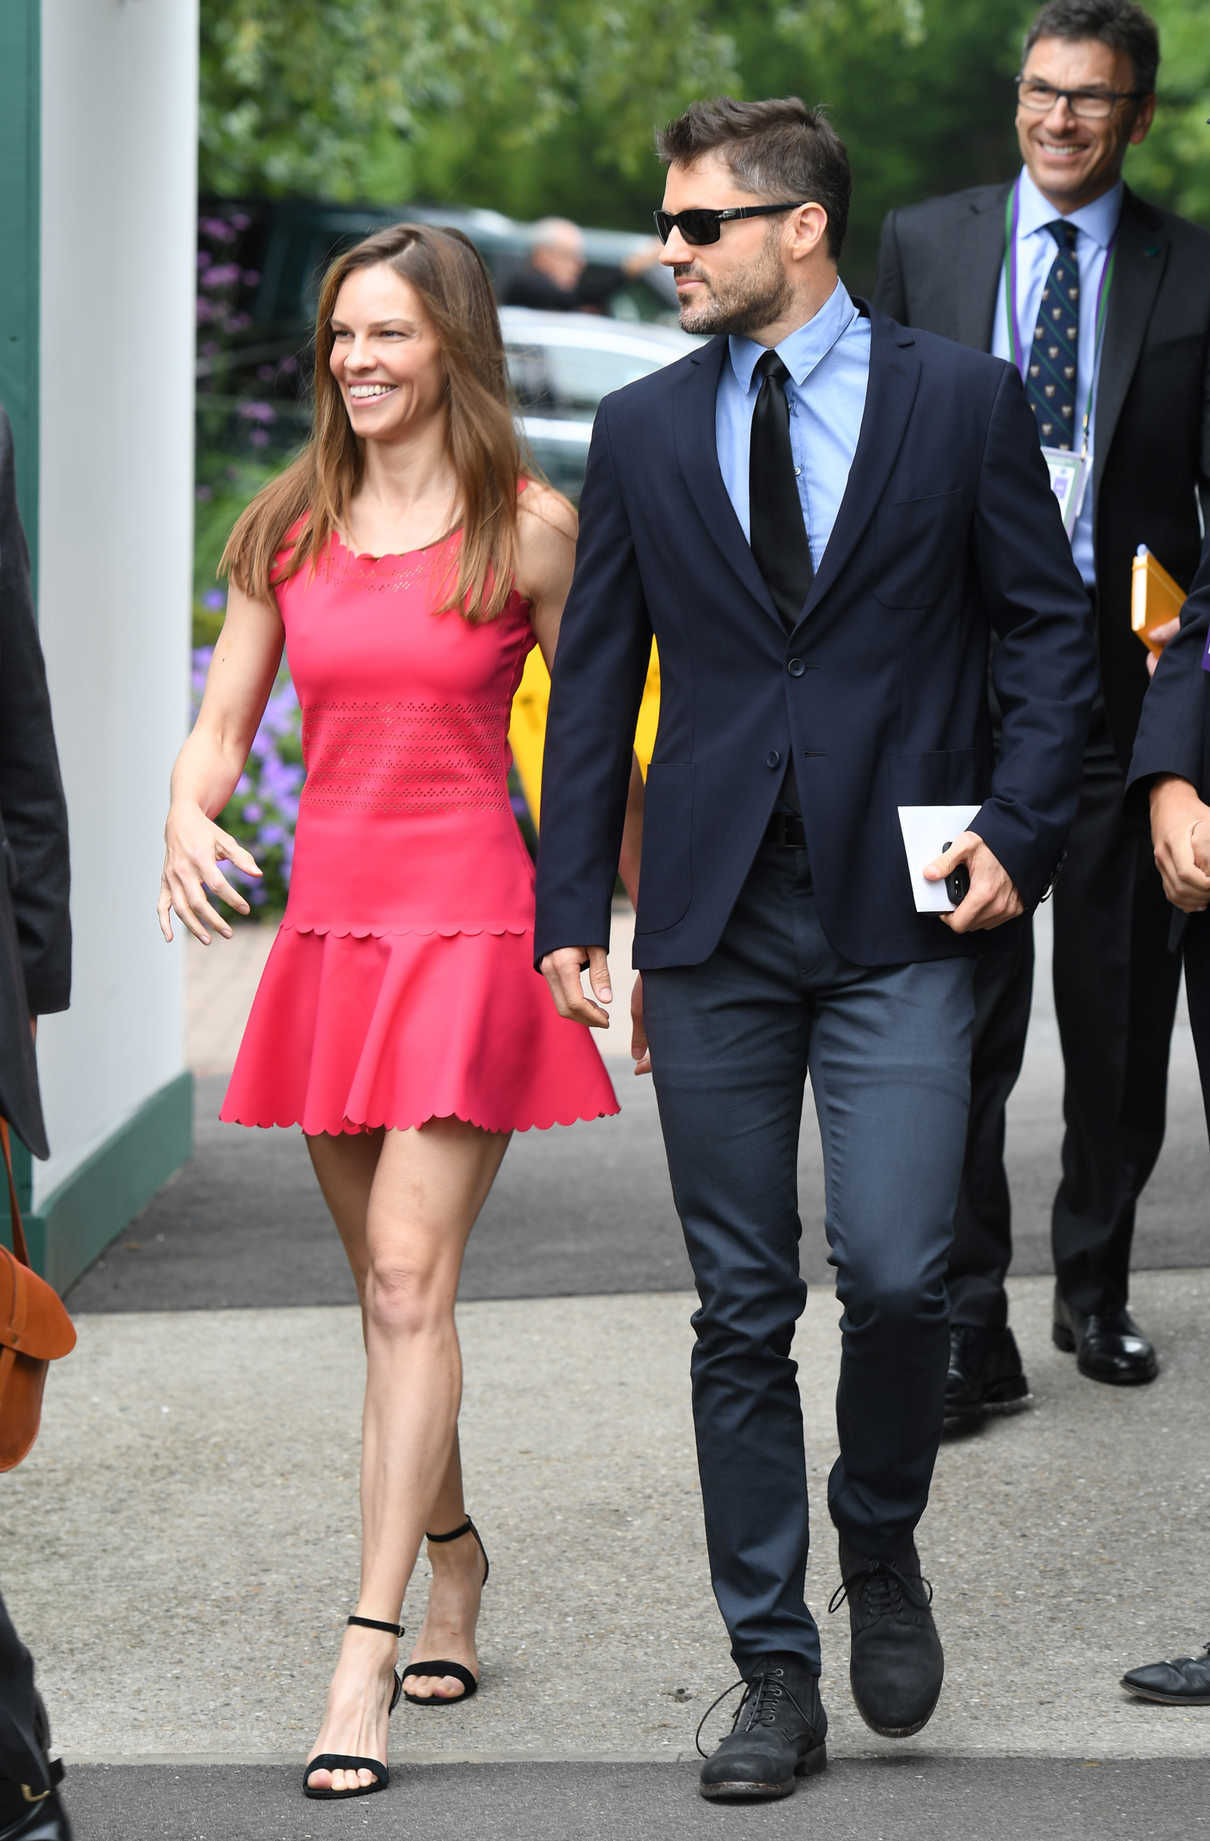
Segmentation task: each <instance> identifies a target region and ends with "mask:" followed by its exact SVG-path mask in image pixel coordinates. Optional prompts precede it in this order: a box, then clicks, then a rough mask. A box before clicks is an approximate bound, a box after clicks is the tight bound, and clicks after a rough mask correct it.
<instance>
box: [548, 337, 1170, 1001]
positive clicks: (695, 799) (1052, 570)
mask: <svg viewBox="0 0 1210 1841" xmlns="http://www.w3.org/2000/svg"><path fill="white" fill-rule="evenodd" d="M863 311H867V312H868V311H869V309H868V308H865V307H864V304H863ZM870 317H871V320H872V338H871V352H870V378H869V388H868V391H867V395H866V404H865V412H864V415H863V418H862V424H861V432H860V436H859V439H858V444H857V451H856V454H855V456H854V460H853V465H852V468H851V471H850V474H849V480H848V485H847V489H846V491H845V494H844V497H843V500H842V503H841V506H840V510H839V513H838V515H837V518H836V523H835V526H834V528H833V531H832V535H831V538H830V539H829V542H828V545H827V548H826V550H825V553H824V555H823V557H822V559H821V561H820V566H819V570H818V572H817V574H816V576H815V580H814V582H813V584H812V587H811V592H810V594H809V595H808V597H807V600H806V602H805V604H804V606H803V609H802V613H801V615H800V617H799V619H798V621H797V623H796V624H795V626H794V628H793V630H792V631H790V632H787V630H786V628H785V627H784V626H783V624H782V622H781V620H780V618H779V616H778V614H777V612H776V610H775V608H774V605H773V602H772V600H771V598H770V596H769V592H768V589H767V587H766V585H765V582H764V579H763V577H762V576H761V573H760V571H759V569H758V568H757V565H756V562H755V560H754V558H753V555H752V551H751V549H750V547H749V545H748V543H747V541H746V540H745V538H744V535H743V532H742V530H741V528H740V525H739V523H738V520H737V519H736V516H735V513H734V510H733V508H732V505H731V501H730V499H729V498H728V496H727V491H726V488H725V486H724V484H723V479H722V474H721V472H720V470H719V464H718V456H717V452H716V447H715V435H714V406H715V392H716V387H717V383H718V377H719V370H720V366H721V365H722V363H723V361H724V358H725V356H726V352H727V341H726V339H725V338H718V339H715V340H712V341H711V342H710V343H709V344H707V345H704V346H702V347H700V348H699V349H698V350H696V351H694V352H692V353H690V354H689V355H688V356H687V357H686V358H683V359H681V360H680V361H678V362H677V363H676V364H674V365H671V366H669V367H668V368H667V369H665V370H662V371H658V372H656V373H654V374H653V375H652V376H649V377H646V378H643V379H641V380H640V381H639V382H637V383H634V384H631V385H629V386H628V387H627V388H626V389H624V390H620V391H618V392H617V393H616V394H614V395H612V396H609V397H607V398H606V399H605V400H604V401H603V403H602V404H601V407H600V410H599V412H598V415H597V420H596V426H595V428H594V431H593V439H592V447H591V451H590V454H589V460H588V471H587V476H586V479H585V485H584V493H583V498H582V501H581V507H580V516H581V528H580V541H579V546H578V550H577V560H576V571H575V579H574V581H573V584H572V589H571V593H570V595H569V598H568V602H567V607H566V610H565V612H564V616H563V625H562V629H561V633H560V638H559V645H558V651H557V654H556V658H555V668H554V681H553V685H552V690H551V701H550V713H549V718H548V723H547V731H546V748H545V758H544V766H543V796H542V825H541V848H540V851H539V860H538V891H537V922H536V935H535V947H536V956H537V957H538V958H541V956H542V955H543V954H544V953H546V952H549V951H551V950H553V949H554V948H556V947H560V946H573V945H592V944H602V945H603V944H606V943H607V942H608V939H609V917H610V904H611V898H612V893H613V887H614V874H615V866H616V863H617V858H618V849H619V843H620V838H621V830H622V822H623V817H624V811H625V801H626V787H627V779H628V773H629V763H630V752H631V740H632V737H633V734H634V724H635V717H636V714H637V711H638V707H639V700H640V696H641V693H642V687H643V680H644V674H645V672H646V669H647V659H648V653H649V650H650V645H651V638H652V635H653V633H654V635H655V637H656V639H657V640H658V642H659V652H660V721H659V731H658V734H657V737H656V744H655V753H654V756H653V759H652V762H651V767H650V770H649V772H648V776H647V796H646V813H645V819H644V834H643V855H642V868H641V874H640V886H639V901H638V915H637V923H636V931H635V964H636V965H638V966H640V967H649V966H666V965H689V964H696V963H698V962H700V961H701V960H703V959H705V958H706V957H707V956H708V955H709V954H710V953H711V952H712V951H713V949H714V947H715V946H716V945H717V943H718V940H719V936H720V934H721V933H722V930H723V927H724V926H725V924H726V922H727V918H728V916H729V914H730V912H731V909H732V907H733V905H734V903H735V900H736V897H737V895H738V894H739V891H740V889H741V887H742V885H743V883H744V880H745V878H746V876H747V874H748V871H749V869H750V867H751V865H752V861H753V858H754V856H755V854H756V851H757V848H758V847H759V844H760V841H761V838H762V836H763V834H764V831H765V829H766V826H767V824H768V821H769V816H770V813H771V811H772V809H773V805H774V802H775V800H776V798H777V794H778V789H779V787H780V785H781V781H782V778H783V775H784V773H785V770H786V765H787V763H788V762H792V764H793V768H794V773H795V776H796V780H797V785H798V789H799V795H800V798H801V803H802V810H803V817H804V822H805V824H806V831H807V841H808V849H809V853H810V860H811V871H812V877H813V882H814V888H815V895H816V899H817V902H818V907H819V913H820V918H821V920H822V923H823V926H824V929H825V931H826V933H827V936H828V939H829V940H830V942H831V944H832V945H833V946H834V947H835V949H836V950H837V951H838V952H840V953H842V954H844V955H845V956H846V957H847V958H849V959H851V960H853V961H855V962H856V963H858V964H861V965H885V964H899V963H903V962H906V961H909V960H919V959H931V958H941V957H951V956H953V955H954V954H955V953H960V952H967V951H972V950H974V943H973V941H972V940H968V939H963V938H959V937H957V936H954V935H952V934H950V933H949V932H948V930H947V929H945V928H944V927H942V926H941V924H940V922H939V921H938V919H937V917H936V916H935V915H917V913H916V911H915V906H914V903H913V900H912V892H911V884H910V880H909V876H908V869H907V863H906V859H905V856H904V850H903V842H902V838H901V835H900V831H899V824H898V818H897V815H896V807H897V806H898V805H932V804H957V803H973V804H978V805H980V806H981V809H980V812H979V816H978V818H977V819H976V821H975V824H974V827H973V828H974V829H975V830H977V831H978V832H979V833H980V834H981V835H982V836H983V838H984V839H985V840H986V842H987V843H988V845H989V846H990V847H991V849H992V850H993V851H994V852H995V854H996V856H997V857H998V858H999V860H1000V862H1001V863H1002V864H1003V865H1004V867H1005V869H1006V870H1007V871H1008V873H1009V874H1010V875H1011V877H1012V878H1013V881H1014V882H1015V883H1016V885H1017V888H1018V889H1019V890H1020V893H1021V897H1022V900H1023V901H1024V902H1025V904H1026V905H1027V906H1032V905H1033V904H1034V903H1036V902H1037V901H1038V899H1039V898H1040V897H1041V895H1042V894H1043V892H1044V890H1045V888H1046V886H1047V884H1048V882H1049V881H1050V878H1051V876H1052V874H1053V872H1054V869H1055V865H1056V863H1057V862H1058V860H1059V856H1060V853H1061V851H1062V848H1063V841H1064V837H1065V834H1066V832H1067V828H1068V826H1069V824H1070V823H1071V820H1072V817H1073V815H1074V812H1075V805H1076V797H1077V789H1078V785H1079V777H1080V756H1081V750H1082V747H1083V743H1084V738H1085V732H1086V728H1087V716H1088V709H1089V706H1090V702H1091V698H1092V695H1093V689H1094V684H1095V673H1096V668H1095V658H1094V648H1093V640H1092V631H1091V620H1090V615H1089V608H1088V597H1087V595H1086V593H1085V592H1084V589H1083V586H1082V584H1081V582H1080V580H1079V577H1078V575H1077V573H1076V571H1075V568H1074V566H1073V564H1072V560H1071V552H1070V548H1069V546H1068V542H1067V539H1066V537H1065V535H1064V533H1063V528H1062V524H1061V521H1060V518H1059V512H1058V507H1057V504H1056V502H1055V499H1054V495H1053V493H1052V492H1051V490H1050V485H1049V482H1048V479H1047V474H1046V467H1045V464H1044V463H1043V461H1042V458H1041V455H1040V453H1039V450H1038V442H1037V437H1036V435H1035V433H1034V428H1033V419H1032V417H1031V415H1030V413H1029V410H1028V409H1027V407H1026V404H1025V397H1024V392H1023V390H1022V388H1021V383H1020V380H1019V378H1018V377H1017V375H1016V373H1015V371H1013V370H1012V368H1011V367H1010V366H1008V365H1006V364H1002V363H1000V361H999V360H998V359H995V358H990V357H988V356H986V355H985V354H982V353H977V352H973V351H968V350H965V349H963V348H962V347H960V346H957V345H954V344H951V343H950V342H949V341H947V340H944V339H938V338H935V337H933V336H932V335H930V334H927V333H918V332H912V331H908V330H907V329H905V328H904V327H902V326H898V325H896V324H895V323H894V322H893V321H891V320H888V319H886V318H885V317H884V316H883V315H881V314H879V313H872V314H871V316H870ZM993 633H994V634H995V635H997V636H998V642H999V643H998V644H997V646H996V648H995V657H994V664H993V673H992V675H993V679H994V682H995V686H996V691H997V695H998V698H999V701H1000V704H1001V708H1002V711H1003V719H1002V724H1003V726H1002V741H1001V747H1000V752H999V757H998V760H997V761H996V762H995V764H994V765H993V759H992V740H991V724H990V719H989V713H988V707H987V670H988V654H989V647H990V642H991V639H992V635H993ZM1136 643H1137V642H1136ZM938 841H939V842H941V841H944V840H938Z"/></svg>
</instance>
